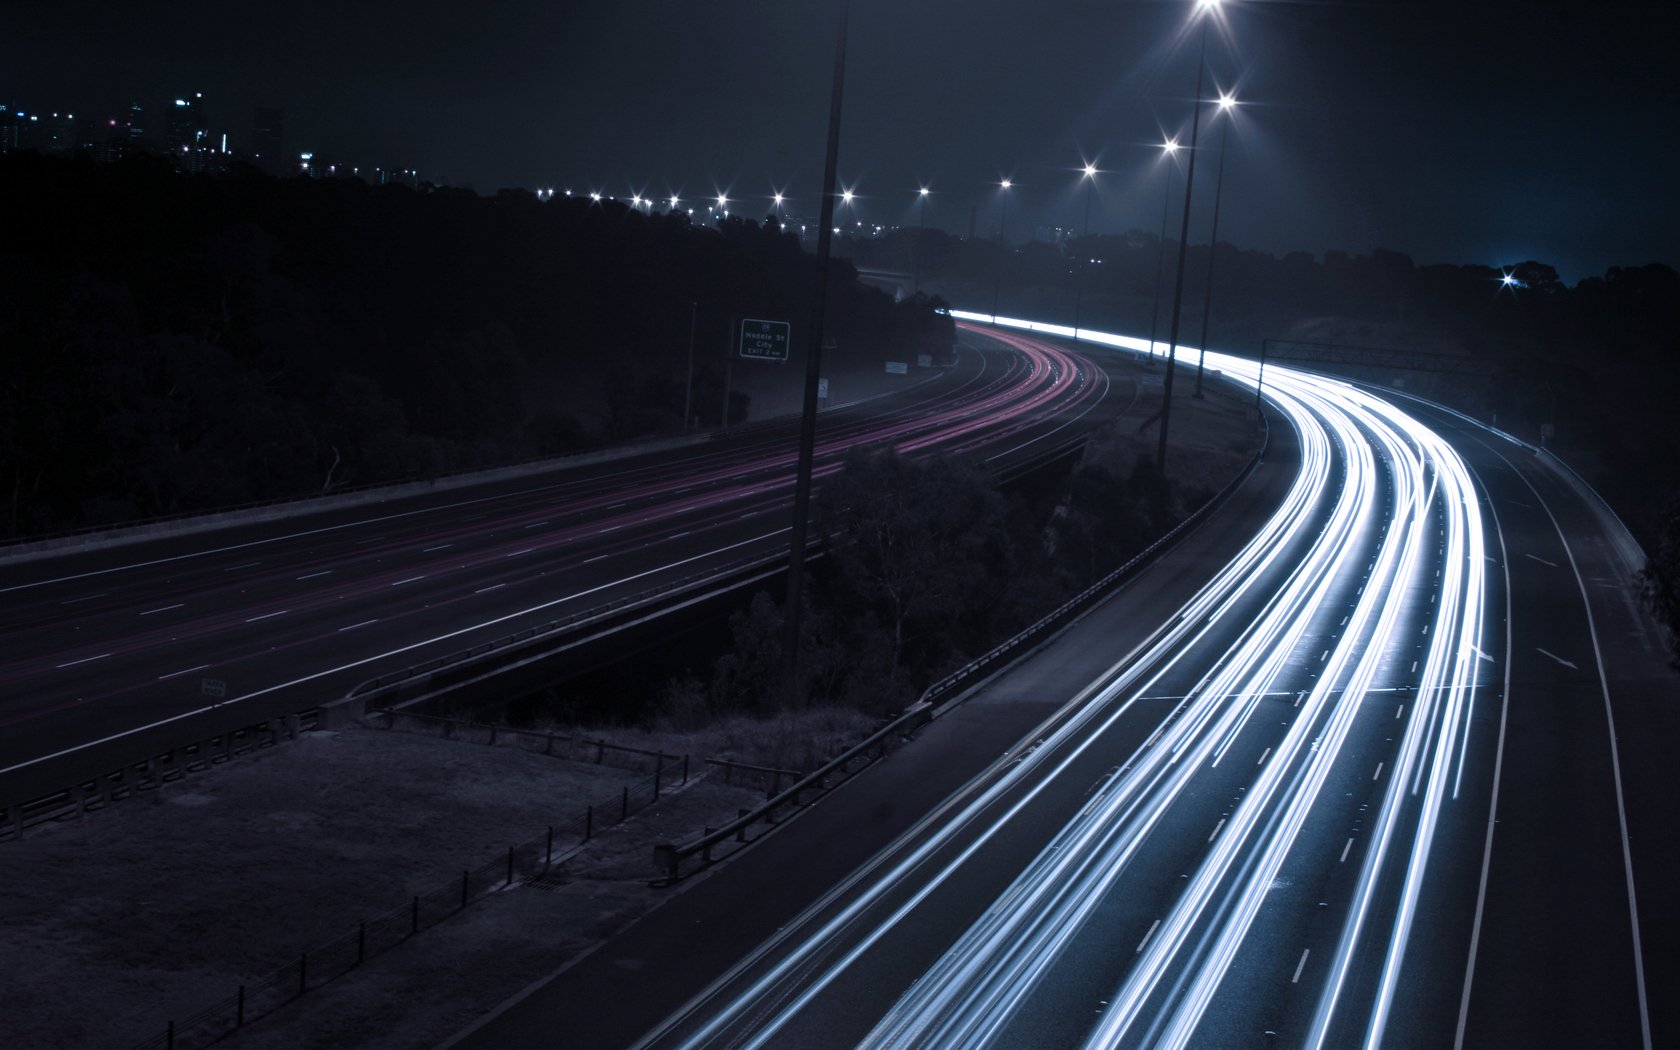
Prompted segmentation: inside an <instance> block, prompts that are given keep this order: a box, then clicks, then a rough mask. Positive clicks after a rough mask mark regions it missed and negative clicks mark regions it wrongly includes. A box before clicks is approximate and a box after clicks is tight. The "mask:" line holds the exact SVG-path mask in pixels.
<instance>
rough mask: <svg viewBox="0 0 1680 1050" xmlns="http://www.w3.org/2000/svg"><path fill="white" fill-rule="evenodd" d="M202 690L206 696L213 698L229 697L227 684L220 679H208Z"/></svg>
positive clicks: (205, 680)
mask: <svg viewBox="0 0 1680 1050" xmlns="http://www.w3.org/2000/svg"><path fill="white" fill-rule="evenodd" d="M200 688H201V689H202V690H203V692H204V695H205V696H213V697H216V698H217V699H220V698H222V697H224V696H226V695H227V683H226V682H224V681H222V680H221V679H220V678H206V679H204V683H203V685H202V686H201V687H200Z"/></svg>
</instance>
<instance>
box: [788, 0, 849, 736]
mask: <svg viewBox="0 0 1680 1050" xmlns="http://www.w3.org/2000/svg"><path fill="white" fill-rule="evenodd" d="M851 7H852V5H851V0H840V28H839V30H838V31H837V33H836V34H835V40H834V87H833V90H832V93H831V95H830V98H829V103H828V156H827V158H826V159H825V160H824V161H823V197H822V223H821V225H819V226H818V227H817V289H816V292H817V294H816V300H815V302H814V304H813V305H812V308H811V326H810V327H811V332H810V336H809V340H808V342H809V347H808V349H807V351H806V355H805V405H804V413H803V414H802V415H801V416H800V419H799V473H798V476H797V478H796V479H795V481H794V486H793V539H792V549H791V550H790V552H789V554H788V577H787V603H786V604H785V605H784V606H783V608H782V623H783V627H784V629H785V633H784V634H783V636H782V688H783V696H784V702H785V704H786V705H787V706H789V707H792V706H793V705H794V703H795V701H797V700H798V699H799V697H798V695H797V694H798V690H799V615H800V602H801V601H802V599H803V590H804V586H805V536H806V533H807V531H808V530H809V528H810V516H811V460H812V457H813V454H814V449H815V446H816V438H817V380H818V378H819V377H820V376H821V374H822V345H823V314H824V312H825V310H826V308H827V305H828V255H829V249H830V247H831V245H832V241H833V232H834V184H835V181H836V172H837V170H838V164H839V159H840V100H841V98H842V97H843V92H844V88H845V83H846V23H847V21H848V20H849V19H850V17H851Z"/></svg>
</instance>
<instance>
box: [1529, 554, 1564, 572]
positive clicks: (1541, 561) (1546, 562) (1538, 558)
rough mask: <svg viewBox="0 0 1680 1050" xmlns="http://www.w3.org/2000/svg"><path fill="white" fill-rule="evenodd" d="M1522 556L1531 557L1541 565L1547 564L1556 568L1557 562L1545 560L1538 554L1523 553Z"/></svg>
mask: <svg viewBox="0 0 1680 1050" xmlns="http://www.w3.org/2000/svg"><path fill="white" fill-rule="evenodd" d="M1523 557H1525V558H1533V559H1534V560H1535V561H1537V562H1539V563H1540V564H1541V565H1549V566H1551V567H1552V568H1554V569H1555V568H1557V562H1555V561H1547V560H1546V559H1545V558H1542V557H1540V556H1539V555H1538V554H1525V555H1523Z"/></svg>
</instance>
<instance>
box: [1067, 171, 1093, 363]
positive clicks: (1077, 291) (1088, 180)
mask: <svg viewBox="0 0 1680 1050" xmlns="http://www.w3.org/2000/svg"><path fill="white" fill-rule="evenodd" d="M1080 178H1082V179H1084V180H1085V225H1084V226H1082V227H1080V230H1079V239H1080V240H1081V241H1084V240H1086V239H1087V238H1089V237H1090V236H1091V190H1092V189H1093V188H1095V187H1096V185H1097V166H1096V165H1095V164H1092V163H1091V162H1089V161H1086V162H1085V169H1084V174H1082V175H1080ZM1079 270H1080V268H1079V267H1075V268H1074V271H1073V341H1074V342H1076V343H1077V342H1079V307H1080V305H1081V303H1080V300H1081V299H1082V298H1083V297H1084V295H1085V285H1084V284H1083V283H1082V282H1081V281H1080V280H1079Z"/></svg>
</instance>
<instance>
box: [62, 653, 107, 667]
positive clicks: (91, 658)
mask: <svg viewBox="0 0 1680 1050" xmlns="http://www.w3.org/2000/svg"><path fill="white" fill-rule="evenodd" d="M110 655H111V654H110V653H100V654H99V655H98V656H84V657H82V658H81V659H80V660H71V661H70V662H69V663H65V664H59V665H58V667H55V668H53V670H55V671H56V670H59V669H60V668H64V667H75V666H76V665H77V664H91V663H93V662H94V661H95V660H103V659H105V658H106V657H107V656H110Z"/></svg>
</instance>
